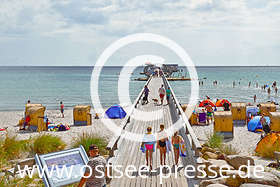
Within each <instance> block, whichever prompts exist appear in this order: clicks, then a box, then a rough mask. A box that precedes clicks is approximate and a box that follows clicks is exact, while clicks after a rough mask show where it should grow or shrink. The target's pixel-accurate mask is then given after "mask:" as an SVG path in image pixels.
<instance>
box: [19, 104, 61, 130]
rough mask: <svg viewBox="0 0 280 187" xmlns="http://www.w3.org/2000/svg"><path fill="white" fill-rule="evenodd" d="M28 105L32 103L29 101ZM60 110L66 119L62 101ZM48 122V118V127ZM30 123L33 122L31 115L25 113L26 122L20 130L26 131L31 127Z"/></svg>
mask: <svg viewBox="0 0 280 187" xmlns="http://www.w3.org/2000/svg"><path fill="white" fill-rule="evenodd" d="M26 104H31V101H30V100H28V101H27V103H26ZM59 109H60V113H61V117H62V118H64V104H63V102H62V101H60V106H59ZM48 120H49V119H48V118H46V125H48ZM30 121H31V117H30V115H28V114H26V113H24V121H23V124H22V126H23V127H22V126H21V125H20V127H19V130H20V131H22V130H26V127H27V128H29V127H30Z"/></svg>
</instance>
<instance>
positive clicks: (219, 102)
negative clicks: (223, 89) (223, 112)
mask: <svg viewBox="0 0 280 187" xmlns="http://www.w3.org/2000/svg"><path fill="white" fill-rule="evenodd" d="M225 103H228V104H229V106H230V105H231V103H230V102H229V101H228V100H226V99H220V100H218V101H217V102H216V107H223V106H224V104H225Z"/></svg>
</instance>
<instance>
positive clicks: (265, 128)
mask: <svg viewBox="0 0 280 187" xmlns="http://www.w3.org/2000/svg"><path fill="white" fill-rule="evenodd" d="M260 121H261V124H262V129H263V132H264V134H262V135H261V137H262V138H263V137H264V136H265V135H267V134H268V133H270V131H271V129H270V126H269V125H268V123H267V121H266V119H265V118H264V114H262V117H261V119H260Z"/></svg>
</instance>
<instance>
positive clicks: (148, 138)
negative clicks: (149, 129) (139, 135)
mask: <svg viewBox="0 0 280 187" xmlns="http://www.w3.org/2000/svg"><path fill="white" fill-rule="evenodd" d="M142 142H143V143H144V144H152V145H153V152H155V150H156V146H155V144H156V137H155V136H154V135H153V134H145V135H144V137H143V141H142ZM140 150H141V151H142V152H143V153H145V152H146V147H145V146H143V147H142V146H141V148H140Z"/></svg>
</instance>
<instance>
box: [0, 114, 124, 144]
mask: <svg viewBox="0 0 280 187" xmlns="http://www.w3.org/2000/svg"><path fill="white" fill-rule="evenodd" d="M64 113H65V117H64V118H61V114H60V112H59V111H58V110H47V111H46V112H45V114H46V115H47V116H48V118H49V120H50V122H52V123H54V124H57V123H63V124H68V125H70V126H71V128H70V130H68V131H57V132H46V131H44V132H41V133H39V132H29V131H19V127H18V126H17V124H18V121H19V120H20V119H21V118H22V117H23V116H24V112H23V111H9V112H0V121H1V123H0V128H6V127H8V128H7V130H6V131H0V135H1V136H3V135H5V134H6V133H7V132H8V133H11V134H16V135H17V137H18V138H19V139H29V138H30V137H34V136H38V135H40V134H42V133H49V134H53V135H56V136H59V137H61V138H62V140H63V141H65V142H66V143H67V146H71V142H72V140H73V138H75V137H77V136H78V135H80V134H82V133H94V134H97V135H99V136H101V137H103V138H105V139H106V140H109V139H110V137H111V136H112V135H113V133H112V132H111V131H110V130H108V129H107V128H106V126H105V125H104V124H103V123H102V121H101V120H100V119H92V125H91V126H73V110H65V111H64ZM105 120H107V119H105ZM108 120H109V119H108ZM121 121H122V120H121V119H115V120H114V122H115V123H116V124H120V123H121Z"/></svg>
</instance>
